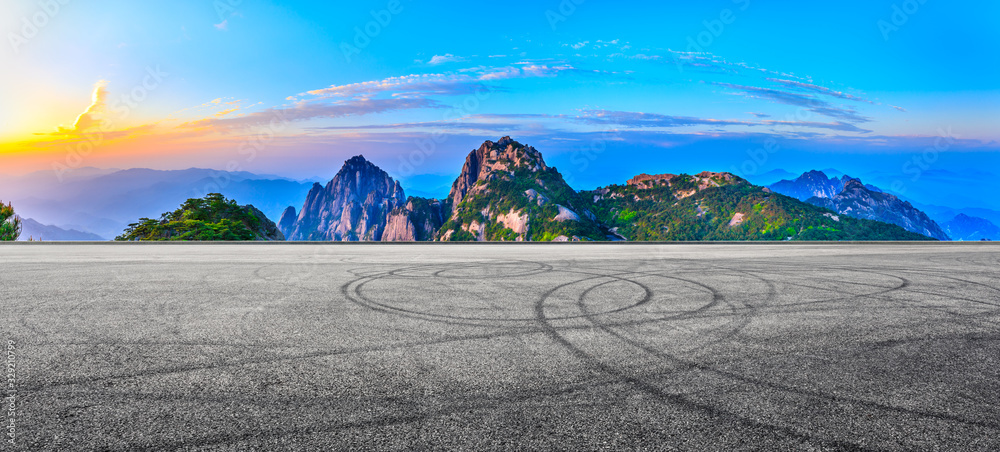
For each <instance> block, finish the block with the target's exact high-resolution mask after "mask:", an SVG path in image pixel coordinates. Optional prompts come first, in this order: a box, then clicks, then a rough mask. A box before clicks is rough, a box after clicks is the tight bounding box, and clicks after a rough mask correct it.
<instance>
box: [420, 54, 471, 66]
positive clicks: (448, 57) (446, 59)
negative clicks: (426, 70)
mask: <svg viewBox="0 0 1000 452" xmlns="http://www.w3.org/2000/svg"><path fill="white" fill-rule="evenodd" d="M459 61H465V58H462V57H459V56H455V55H452V54H450V53H446V54H444V55H434V57H432V58H431V60H430V61H428V62H427V64H429V65H431V66H435V65H438V64H444V63H457V62H459Z"/></svg>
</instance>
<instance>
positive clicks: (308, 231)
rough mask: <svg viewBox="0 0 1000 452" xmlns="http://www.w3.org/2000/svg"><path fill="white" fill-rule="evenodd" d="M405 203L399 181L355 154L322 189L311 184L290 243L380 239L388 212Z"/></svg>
mask: <svg viewBox="0 0 1000 452" xmlns="http://www.w3.org/2000/svg"><path fill="white" fill-rule="evenodd" d="M405 203H406V196H405V194H404V193H403V188H402V186H400V184H399V182H398V181H395V180H393V179H392V178H391V177H389V175H388V174H387V173H386V172H385V171H382V169H381V168H379V167H378V166H376V165H375V164H373V163H371V162H369V161H368V160H366V159H365V158H364V156H361V155H357V156H354V157H351V158H350V159H348V160H347V161H345V162H344V166H342V167H341V168H340V171H338V172H337V175H336V176H334V177H333V179H332V180H330V182H329V183H328V184H327V185H326V187H321V186H320V185H319V184H315V185H313V188H312V189H311V190H310V191H309V194H308V195H307V196H306V201H305V204H304V205H303V206H302V210H301V212H300V213H299V216H298V218H297V219H296V221H295V223H294V225H292V227H291V231H290V234H288V235H289V238H290V239H291V240H333V241H348V240H351V241H353V240H361V241H370V240H374V241H377V240H381V238H382V233H383V232H384V231H385V225H386V218H387V215H388V213H389V212H391V211H392V210H393V209H395V208H397V207H400V206H403V205H405ZM279 223H280V221H279Z"/></svg>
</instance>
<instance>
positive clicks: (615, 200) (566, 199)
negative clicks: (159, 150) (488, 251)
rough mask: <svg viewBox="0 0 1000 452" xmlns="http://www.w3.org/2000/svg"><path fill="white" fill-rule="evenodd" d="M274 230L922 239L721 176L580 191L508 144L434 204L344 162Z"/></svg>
mask: <svg viewBox="0 0 1000 452" xmlns="http://www.w3.org/2000/svg"><path fill="white" fill-rule="evenodd" d="M404 200H405V201H404ZM278 227H279V228H281V229H282V232H283V233H284V234H285V236H286V237H288V238H289V239H291V240H352V241H353V240H382V241H395V240H449V241H473V240H474V241H595V240H930V238H929V237H927V236H924V235H921V234H917V233H913V232H909V231H906V230H904V229H903V228H902V227H899V226H896V225H892V224H888V223H884V222H879V221H874V220H869V219H856V218H851V217H849V216H842V215H838V214H837V213H835V212H831V211H830V210H827V209H823V208H820V207H817V206H814V205H811V204H808V203H805V202H802V201H799V200H797V199H795V198H792V197H787V196H784V195H781V194H778V193H774V191H773V190H771V189H768V188H765V187H760V186H755V185H752V184H750V183H749V182H747V181H746V180H744V179H742V178H739V177H737V176H735V175H733V174H729V173H713V172H703V173H699V174H697V175H685V174H680V175H673V174H664V175H658V176H650V175H645V174H644V175H640V176H637V177H635V178H633V179H631V180H629V181H628V182H627V183H626V184H625V185H611V186H608V187H603V188H599V189H597V190H593V191H583V192H577V191H576V190H574V189H573V188H572V187H570V186H569V185H568V184H567V183H566V181H565V180H564V179H563V177H562V175H561V174H560V173H559V171H558V170H557V169H556V168H554V167H550V166H549V165H547V164H546V163H545V160H544V158H543V157H542V154H541V153H540V152H539V151H538V150H536V149H535V148H533V147H531V146H526V145H523V144H521V143H518V142H517V141H514V140H513V139H511V138H510V137H503V138H501V139H500V140H499V141H496V142H492V141H486V142H485V143H483V144H482V146H480V147H479V148H477V149H474V150H473V151H471V152H470V153H469V155H468V156H467V157H466V159H465V162H464V164H463V167H462V171H461V173H460V174H459V176H458V178H456V179H455V181H454V183H453V184H452V186H451V191H450V193H449V195H448V197H447V198H446V199H443V200H438V199H427V198H420V197H409V198H407V197H405V195H404V193H403V188H402V186H401V185H400V184H399V182H397V181H394V180H393V179H392V178H391V177H390V176H389V175H388V174H386V173H385V172H384V171H382V170H381V169H379V168H378V167H376V166H375V165H374V164H372V163H371V162H368V161H367V160H365V159H364V157H362V156H356V157H353V158H351V159H350V160H348V161H347V162H345V164H344V166H343V167H342V168H341V170H340V171H339V172H338V173H337V175H336V176H335V177H334V178H333V180H331V181H330V182H329V183H328V184H327V185H326V186H325V187H324V186H320V185H319V184H315V185H314V186H313V187H312V189H311V190H310V192H309V195H308V196H307V198H306V201H305V203H304V205H303V207H302V209H300V210H298V211H296V210H295V208H294V207H292V206H290V207H288V208H286V209H285V211H284V213H283V214H282V217H281V219H280V220H279V221H278Z"/></svg>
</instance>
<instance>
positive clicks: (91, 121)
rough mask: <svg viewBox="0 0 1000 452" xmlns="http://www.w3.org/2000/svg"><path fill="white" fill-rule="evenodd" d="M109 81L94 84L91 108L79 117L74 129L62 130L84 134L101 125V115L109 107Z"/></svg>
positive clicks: (63, 130)
mask: <svg viewBox="0 0 1000 452" xmlns="http://www.w3.org/2000/svg"><path fill="white" fill-rule="evenodd" d="M107 86H108V81H107V80H99V81H98V82H97V83H95V84H94V91H93V93H92V94H91V96H90V106H89V107H87V109H86V110H85V111H84V112H83V113H80V116H77V118H76V122H74V123H73V128H72V129H62V130H61V131H62V132H67V133H83V132H86V131H87V130H89V129H91V128H94V127H97V126H99V125H100V124H101V115H102V114H103V113H104V111H105V110H106V107H107V101H108V88H107Z"/></svg>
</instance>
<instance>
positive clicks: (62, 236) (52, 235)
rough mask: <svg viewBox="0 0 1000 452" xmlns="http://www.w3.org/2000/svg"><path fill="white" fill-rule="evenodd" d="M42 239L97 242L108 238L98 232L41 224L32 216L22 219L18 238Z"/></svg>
mask: <svg viewBox="0 0 1000 452" xmlns="http://www.w3.org/2000/svg"><path fill="white" fill-rule="evenodd" d="M29 239H30V240H41V241H50V242H52V241H82V242H96V241H103V240H107V239H105V238H104V237H101V236H99V235H97V234H91V233H89V232H83V231H77V230H75V229H63V228H60V227H56V226H50V225H47V224H41V223H39V222H37V221H35V220H33V219H31V218H22V219H21V237H20V238H18V240H22V241H24V240H29Z"/></svg>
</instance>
